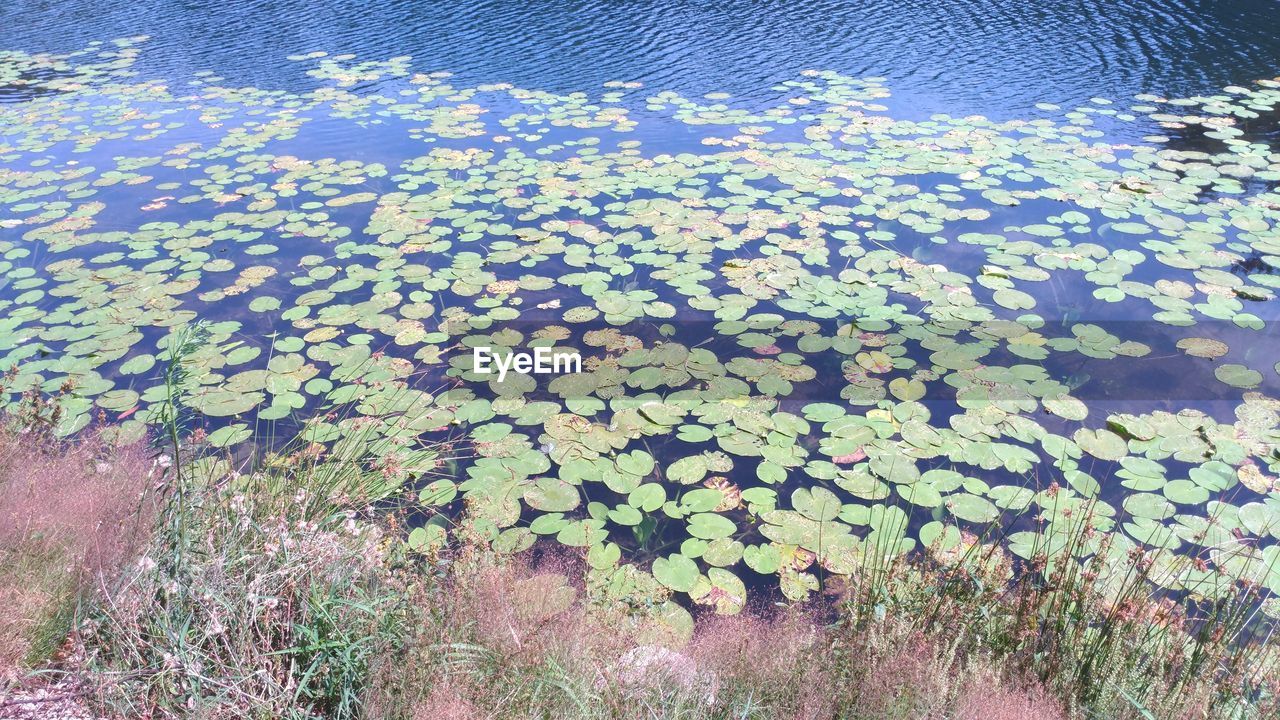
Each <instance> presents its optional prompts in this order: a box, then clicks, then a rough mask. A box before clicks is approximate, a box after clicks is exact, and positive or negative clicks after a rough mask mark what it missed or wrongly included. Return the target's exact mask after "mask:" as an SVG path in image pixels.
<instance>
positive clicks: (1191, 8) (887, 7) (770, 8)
mask: <svg viewBox="0 0 1280 720" xmlns="http://www.w3.org/2000/svg"><path fill="white" fill-rule="evenodd" d="M1277 24H1280V2H1277V1H1276V0H1175V1H1172V2H1166V1H1165V0H1151V1H1149V2H1128V1H1115V0H1054V1H1052V2H1045V1H1037V0H1022V1H1017V2H1009V1H1007V0H866V1H863V2H855V1H847V0H846V1H843V2H840V1H835V0H791V1H789V2H750V1H748V0H702V1H700V2H678V1H676V0H636V1H631V2H621V1H617V0H538V1H536V2H530V3H520V2H509V1H507V0H478V1H460V2H428V1H426V0H384V1H382V2H370V1H369V0H325V1H323V2H316V1H315V0H228V1H225V2H204V1H202V0H201V1H197V0H115V1H103V0H6V1H5V2H3V3H0V47H4V48H11V49H21V50H27V51H52V52H58V51H68V50H74V49H79V48H80V47H83V46H84V45H85V44H86V43H88V42H90V41H94V40H104V39H110V38H114V37H125V36H135V35H140V34H145V35H149V36H151V38H152V39H151V41H150V42H149V43H148V44H147V52H146V54H145V57H144V60H143V62H142V63H141V65H140V67H139V70H140V71H142V72H143V74H146V75H149V76H165V77H171V78H175V79H178V78H181V79H186V78H189V77H190V74H191V73H192V72H195V71H200V70H211V71H214V72H216V73H218V74H220V75H222V76H223V77H225V78H226V82H227V83H230V84H233V85H236V84H239V85H254V86H258V87H264V88H277V89H289V90H296V89H304V88H307V87H310V86H311V85H312V84H313V82H314V81H312V80H311V79H310V78H308V77H306V76H305V75H304V74H303V68H302V67H300V66H299V64H296V63H288V62H285V61H284V60H283V58H284V57H285V56H286V55H289V54H293V53H305V52H309V51H314V50H324V51H327V52H329V53H331V54H338V53H354V54H356V55H358V56H360V58H362V59H386V58H390V57H396V56H402V55H411V56H413V57H414V67H415V69H417V70H423V71H435V70H446V71H450V72H453V73H455V74H456V75H457V79H458V83H459V84H460V85H464V86H466V85H471V84H475V83H486V82H510V83H514V84H516V85H519V86H521V87H528V88H536V89H547V90H556V91H577V90H584V89H590V88H593V87H598V86H599V84H600V83H602V82H605V81H609V80H635V81H642V82H644V83H646V85H647V86H649V87H651V88H654V89H669V90H676V91H679V92H681V93H684V94H702V93H706V92H713V91H723V92H729V93H733V94H734V95H736V96H739V97H740V98H747V99H751V98H755V99H758V100H761V101H764V100H767V99H768V98H770V97H771V96H772V91H771V89H770V88H771V87H772V86H773V85H774V84H775V83H777V82H779V81H783V80H791V79H794V78H795V77H796V76H797V74H798V73H799V72H800V71H802V70H804V69H806V68H820V69H825V70H835V71H839V72H842V73H845V74H849V75H855V76H883V77H884V78H886V79H887V81H888V85H889V87H890V88H891V89H892V90H893V93H894V97H895V101H894V103H893V104H894V106H895V112H896V114H898V115H899V116H902V115H904V114H915V113H919V114H928V113H932V112H947V113H951V114H968V113H980V114H984V115H987V116H989V117H994V118H1000V119H1007V118H1010V117H1017V116H1020V115H1022V114H1025V113H1027V112H1028V111H1029V110H1030V108H1031V107H1032V106H1034V105H1035V104H1036V103H1038V102H1053V103H1059V104H1064V105H1069V104H1072V103H1079V102H1083V101H1085V100H1087V99H1089V98H1091V97H1095V96H1102V97H1109V98H1125V97H1130V96H1132V95H1134V94H1137V93H1143V92H1151V93H1158V94H1162V95H1169V96H1187V95H1195V94H1200V93H1212V92H1214V91H1216V90H1217V89H1219V88H1221V87H1222V86H1224V85H1228V84H1233V83H1245V82H1248V81H1250V80H1255V79H1258V78H1262V77H1271V76H1273V75H1275V73H1276V68H1277V67H1280V31H1277V29H1276V28H1277Z"/></svg>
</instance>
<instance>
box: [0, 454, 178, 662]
mask: <svg viewBox="0 0 1280 720" xmlns="http://www.w3.org/2000/svg"><path fill="white" fill-rule="evenodd" d="M155 477H156V476H155V473H154V468H153V464H152V462H151V461H150V460H149V459H148V458H147V456H146V453H145V450H144V448H143V447H141V446H132V447H125V448H119V447H111V446H109V445H107V444H106V443H104V442H103V441H102V440H101V439H100V438H99V437H98V436H96V435H88V436H86V437H84V438H82V439H80V440H78V441H76V442H61V441H56V440H52V439H50V438H48V437H45V436H42V435H40V434H38V433H22V432H19V431H17V430H13V429H8V428H5V429H0V673H3V674H4V675H6V676H8V677H9V678H10V679H12V678H13V677H14V676H15V675H16V674H17V673H18V672H19V671H20V669H22V668H24V667H29V666H31V665H34V664H37V663H39V662H41V661H43V660H45V659H47V658H48V657H49V656H50V655H51V654H52V653H53V651H54V650H56V649H57V647H58V646H59V645H60V644H61V642H62V640H63V639H64V638H65V637H66V635H67V633H68V632H69V631H70V630H71V628H72V624H73V619H74V618H75V617H76V614H77V610H78V608H79V605H80V603H81V602H82V601H83V600H85V599H86V598H87V596H88V595H89V594H91V593H93V592H97V591H101V590H103V589H104V588H105V587H106V585H107V584H109V583H110V582H111V580H112V579H113V578H114V576H115V574H116V572H117V571H118V569H119V567H120V564H121V563H122V562H124V561H125V560H126V559H127V558H128V557H129V556H130V555H131V553H133V552H134V551H135V550H136V549H137V547H138V545H139V543H140V542H141V541H142V540H143V539H144V537H145V535H146V532H147V530H149V523H150V519H149V511H150V508H149V507H148V502H147V497H148V490H149V489H150V487H151V485H152V483H153V482H154V480H155Z"/></svg>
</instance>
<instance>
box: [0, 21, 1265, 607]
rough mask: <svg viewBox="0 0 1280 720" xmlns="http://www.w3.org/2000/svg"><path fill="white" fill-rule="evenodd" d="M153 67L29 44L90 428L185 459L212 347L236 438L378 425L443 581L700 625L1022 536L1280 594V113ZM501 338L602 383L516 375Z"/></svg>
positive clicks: (29, 134)
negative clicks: (556, 557)
mask: <svg viewBox="0 0 1280 720" xmlns="http://www.w3.org/2000/svg"><path fill="white" fill-rule="evenodd" d="M140 43H141V40H139V39H133V40H122V41H117V42H115V43H111V44H102V45H95V46H93V47H90V48H88V49H86V50H84V51H81V52H78V53H71V54H67V55H49V54H28V53H22V52H0V84H4V85H6V86H8V87H9V88H10V90H15V89H16V91H18V92H22V93H26V94H25V95H24V99H23V101H22V102H16V103H11V104H7V105H0V255H2V257H3V259H2V260H0V275H2V277H3V280H2V281H0V285H2V286H3V288H2V289H0V307H3V310H4V316H3V318H2V319H0V355H3V357H0V367H3V368H10V367H12V368H13V370H12V371H11V372H10V375H9V377H8V380H7V382H6V384H5V386H4V390H5V391H6V392H7V397H8V400H9V401H13V400H14V399H16V398H17V397H18V395H19V394H20V393H22V392H24V391H27V390H31V389H35V390H40V391H44V392H54V391H56V390H58V389H59V388H63V389H66V388H70V392H69V393H66V394H65V395H64V398H63V404H64V407H63V416H62V418H63V419H62V426H61V427H60V431H61V432H63V433H68V434H69V433H73V432H76V431H78V430H79V429H81V428H83V427H85V426H86V425H88V424H89V423H91V422H93V421H94V420H95V419H96V418H102V419H105V420H108V421H111V422H113V423H115V424H116V425H117V429H116V430H115V432H117V433H119V434H121V436H122V437H124V438H129V437H140V436H141V435H142V434H144V433H145V432H146V429H147V427H148V424H150V423H153V422H155V421H156V420H157V419H158V413H159V412H160V408H161V407H162V405H163V401H164V399H165V389H164V387H163V384H162V383H161V382H160V380H159V372H160V369H161V367H162V366H163V365H164V363H165V362H167V360H168V357H167V355H166V352H167V351H166V348H167V347H168V344H167V340H168V337H169V336H170V335H171V334H172V333H173V332H175V330H176V329H178V328H181V327H183V326H186V325H189V324H191V323H193V322H195V321H197V320H203V321H205V322H206V323H207V324H206V326H205V327H206V328H207V330H208V333H209V334H208V339H207V342H206V343H205V344H204V345H203V346H202V347H201V348H200V349H199V350H198V351H197V352H196V353H195V354H194V356H193V357H191V358H190V359H189V360H188V364H189V366H190V369H191V372H189V374H188V375H187V378H186V380H185V382H186V384H187V387H186V391H187V398H188V400H187V402H188V404H189V405H190V406H191V407H192V408H194V409H195V410H197V411H198V412H199V413H201V415H202V416H203V417H204V418H205V419H206V422H207V423H208V427H209V429H210V431H211V433H210V435H209V436H208V440H207V441H208V442H209V443H210V444H211V445H213V446H214V447H219V448H221V447H231V446H234V445H236V444H238V443H241V442H244V441H246V440H248V439H250V438H251V437H253V436H254V435H255V432H257V431H258V430H259V429H260V428H261V427H262V424H263V423H264V422H277V423H289V422H292V423H294V424H295V425H296V426H298V427H299V428H301V429H300V432H301V433H302V434H303V435H304V436H305V438H306V439H307V440H308V441H310V442H315V443H319V444H321V445H326V444H327V445H330V446H333V445H336V444H340V443H343V442H344V441H345V442H347V443H348V444H350V443H353V442H356V440H355V438H361V440H360V442H365V441H366V440H367V438H368V436H369V433H370V432H373V433H374V434H376V435H377V436H378V437H380V438H383V439H385V440H387V441H388V442H387V443H385V444H382V445H378V447H380V448H383V449H382V450H381V451H380V457H379V458H377V462H378V463H379V466H380V467H382V468H384V469H385V471H386V472H387V474H388V475H389V476H394V477H395V478H396V479H397V480H398V481H401V482H410V483H417V484H416V485H413V487H414V489H415V490H416V491H418V492H419V493H420V494H419V499H420V502H421V505H422V507H423V509H424V511H425V512H426V513H427V515H429V516H430V519H429V520H428V521H427V522H426V523H425V524H424V525H423V526H422V527H420V528H418V529H417V530H415V531H414V533H413V534H412V535H411V537H410V542H411V543H412V544H413V546H414V547H415V548H417V549H419V550H422V551H424V552H429V551H431V550H432V549H433V548H437V547H439V546H441V545H443V544H446V543H448V542H450V541H451V536H452V535H453V534H456V533H468V534H470V535H472V536H475V537H480V538H483V539H486V540H487V541H489V542H492V543H493V545H494V546H495V547H498V548H500V549H502V550H505V551H511V552H516V551H520V550H523V549H525V548H528V547H529V546H531V545H532V544H533V543H534V542H535V541H536V540H537V539H538V538H539V537H542V538H547V539H550V540H554V541H557V542H559V543H561V544H563V545H566V546H570V547H574V548H581V550H582V552H583V553H584V554H585V556H586V557H587V559H588V561H589V564H590V565H591V567H592V568H593V571H592V572H593V580H592V582H593V583H594V584H595V586H596V589H597V590H598V591H599V592H602V593H604V594H606V595H607V596H609V597H613V598H616V599H620V600H627V601H629V602H633V603H637V604H639V603H641V600H640V599H643V602H644V603H649V604H651V605H652V606H653V607H657V608H659V609H660V610H659V611H660V612H661V613H665V614H666V615H667V616H669V617H674V618H677V619H679V618H683V617H686V615H685V614H684V611H683V610H681V609H680V607H679V606H678V605H677V604H674V603H672V602H671V601H670V598H675V597H679V596H685V597H687V598H688V599H690V600H692V601H693V602H695V603H700V604H704V605H707V606H709V607H712V608H714V609H715V610H716V611H719V612H725V613H733V612H737V611H738V610H740V609H741V608H742V607H743V606H744V604H745V603H746V600H747V593H748V586H749V585H758V584H759V582H760V576H769V577H776V579H777V585H778V587H780V588H781V592H782V593H784V594H785V595H786V597H788V598H791V599H794V600H801V599H804V598H806V597H808V596H809V595H810V594H811V593H813V592H815V591H816V590H818V589H819V587H820V581H822V580H823V579H826V578H828V577H832V576H835V577H839V576H842V575H849V574H851V573H855V572H857V571H858V569H859V568H860V567H862V566H864V565H865V564H866V563H867V562H868V561H869V559H874V558H882V557H884V556H892V555H896V554H901V553H906V552H910V551H912V550H917V549H919V550H927V551H930V552H932V553H934V554H935V555H936V556H937V557H939V558H955V557H958V556H960V555H961V554H962V553H961V552H960V551H961V550H963V548H964V547H966V546H968V545H972V543H974V542H976V540H975V539H974V538H975V536H974V535H973V533H982V532H984V531H986V530H989V529H990V528H992V527H1002V528H1004V529H1005V531H1006V532H1004V533H1002V540H1001V548H1002V550H1001V552H1009V553H1012V554H1013V555H1014V556H1018V557H1021V558H1024V559H1030V558H1033V557H1036V556H1038V555H1048V556H1053V555H1055V554H1060V553H1062V552H1070V553H1074V554H1076V555H1077V556H1080V557H1085V556H1094V555H1099V556H1100V557H1101V559H1102V560H1103V561H1104V562H1103V563H1102V565H1103V566H1104V567H1105V566H1107V565H1108V564H1113V565H1114V567H1116V568H1121V567H1125V566H1126V565H1125V564H1126V563H1127V562H1131V559H1132V557H1133V553H1134V551H1136V550H1139V549H1141V550H1142V551H1143V552H1149V553H1151V555H1150V557H1151V558H1153V562H1154V563H1155V567H1156V570H1155V571H1154V572H1152V574H1151V577H1152V579H1153V580H1154V581H1155V582H1157V583H1159V584H1160V585H1162V586H1164V587H1165V588H1168V589H1170V590H1173V591H1187V592H1191V593H1194V594H1198V595H1202V596H1205V597H1213V596H1215V595H1217V594H1219V593H1222V592H1224V591H1225V590H1226V589H1227V586H1228V585H1229V584H1230V583H1231V582H1234V581H1235V580H1237V579H1241V578H1243V579H1247V580H1249V581H1251V582H1256V583H1258V584H1260V585H1263V586H1266V587H1268V588H1270V589H1271V590H1272V591H1280V544H1278V543H1277V541H1278V540H1280V487H1278V486H1277V480H1276V475H1277V473H1280V455H1278V454H1277V453H1276V441H1277V439H1278V438H1280V400H1277V398H1276V393H1275V389H1276V388H1277V387H1280V382H1278V380H1280V378H1277V374H1280V363H1276V362H1275V360H1276V358H1277V354H1276V350H1277V348H1278V347H1280V344H1278V343H1276V338H1275V336H1274V333H1273V332H1272V331H1271V328H1272V327H1273V324H1274V322H1275V318H1274V317H1273V316H1274V312H1273V311H1272V309H1271V308H1272V307H1273V305H1272V303H1271V301H1272V300H1274V298H1275V295H1276V288H1277V287H1280V274H1275V273H1273V270H1274V268H1276V267H1280V193H1278V192H1277V185H1278V184H1280V148H1278V147H1277V146H1276V143H1275V138H1276V137H1277V136H1276V134H1275V131H1276V128H1277V126H1278V124H1280V121H1278V120H1277V118H1278V117H1280V115H1278V113H1277V105H1278V104H1280V82H1276V81H1262V82H1259V83H1257V84H1256V85H1254V86H1251V87H1229V88H1226V89H1224V90H1223V91H1222V92H1221V93H1219V94H1215V95H1212V96H1206V97H1197V98H1189V99H1172V100H1171V99H1166V98H1162V97H1157V96H1150V95H1148V96H1140V97H1139V98H1138V99H1137V101H1136V104H1133V105H1131V106H1129V107H1127V108H1121V107H1119V106H1117V105H1116V104H1114V103H1112V102H1109V101H1105V100H1102V99H1096V100H1094V101H1092V102H1090V103H1089V104H1087V105H1086V106H1085V107H1082V108H1079V109H1075V110H1069V111H1064V110H1062V109H1061V108H1058V107H1056V106H1050V105H1045V106H1043V107H1042V108H1041V110H1042V111H1043V112H1044V113H1045V114H1044V116H1043V117H1038V118H1035V119H1029V120H1015V121H995V120H990V119H987V118H983V117H964V118H958V117H950V116H944V115H937V116H934V117H931V118H929V119H927V120H917V121H908V120H899V119H894V117H892V116H891V115H890V114H889V111H888V108H887V107H886V106H885V105H883V104H881V101H884V100H885V99H886V98H887V97H888V92H887V90H886V88H885V87H884V85H883V83H882V81H881V80H879V79H875V78H872V79H857V78H850V77H845V76H841V75H838V74H835V73H830V72H817V71H814V72H806V73H804V75H803V77H801V78H799V79H797V80H796V81H794V82H788V83H784V84H782V85H780V86H778V87H777V88H776V93H777V102H776V103H774V104H772V105H771V106H767V107H758V106H756V107H738V106H734V105H733V104H731V102H732V99H731V98H729V97H727V96H722V95H710V96H707V97H705V98H701V99H694V98H686V97H682V96H680V95H677V94H675V93H671V92H657V93H653V94H648V93H647V92H646V91H645V90H644V89H643V88H641V87H639V86H638V85H637V84H635V83H626V82H617V83H610V84H609V86H608V87H605V88H603V89H602V90H601V91H599V92H597V93H595V94H589V93H585V92H584V93H574V94H570V95H557V94H553V93H548V92H540V91H534V90H524V89H520V88H514V87H510V86H506V85H489V86H480V87H472V88H461V87H455V86H454V85H452V84H451V83H450V79H449V77H448V76H447V74H443V73H434V74H426V73H420V72H416V71H415V70H414V69H413V68H412V63H411V61H410V60H409V59H407V58H395V59H392V60H389V61H381V62H357V61H356V59H354V58H351V57H348V56H337V57H329V56H326V55H325V54H323V53H313V54H311V55H307V56H299V57H295V58H290V59H291V60H294V61H297V62H305V63H311V64H312V66H313V69H312V70H311V71H310V74H311V75H312V76H313V77H314V78H315V79H316V82H317V83H318V87H317V88H315V89H313V90H310V91H305V92H299V91H288V92H286V91H270V90H262V89H256V88H234V87H227V86H224V85H222V84H219V80H220V79H219V78H217V77H216V76H213V75H212V74H209V73H201V74H198V76H197V77H196V78H194V79H193V80H192V81H191V84H190V85H189V86H188V87H185V88H177V87H173V86H171V85H170V84H169V83H167V82H166V81H163V80H160V79H146V78H139V77H136V76H135V75H134V73H133V70H132V69H131V67H132V64H133V61H134V59H135V58H136V56H137V54H138V52H139V47H140ZM10 94H12V93H10ZM1118 124H1123V125H1126V126H1129V127H1138V128H1143V129H1142V130H1141V131H1140V132H1144V133H1146V136H1145V137H1144V139H1143V140H1142V141H1141V142H1138V143H1129V144H1126V143H1118V142H1109V141H1108V140H1107V137H1108V133H1107V132H1105V131H1104V130H1102V129H1099V128H1105V127H1109V126H1114V125H1118ZM478 346H486V347H492V348H498V349H503V348H505V349H511V350H520V349H528V348H533V347H538V346H545V347H551V348H555V349H557V350H560V351H574V352H578V353H580V354H581V357H582V358H583V361H584V367H583V372H581V373H576V374H568V375H563V376H559V377H555V378H536V377H532V376H520V375H515V376H509V377H508V378H507V379H506V380H504V381H503V382H497V380H496V379H495V376H492V375H482V374H480V373H478V372H476V369H475V368H473V367H472V366H471V363H472V357H473V356H472V353H471V348H474V347H478ZM333 406H343V407H347V408H351V410H350V411H349V412H343V413H341V414H338V413H334V414H329V415H326V414H324V410H325V409H326V408H329V407H333ZM458 434H461V435H462V436H464V437H465V439H466V448H467V457H466V458H465V459H463V460H461V461H460V462H459V464H458V467H457V468H456V474H455V475H452V476H449V477H443V478H439V477H435V476H432V475H430V474H429V472H428V471H429V470H430V469H431V467H432V466H433V465H434V462H435V458H434V455H432V454H431V453H428V452H425V451H424V450H423V449H422V448H424V447H427V444H428V443H429V442H430V440H431V439H432V438H434V437H441V436H453V437H456V436H458ZM1081 522H1085V523H1087V524H1088V525H1089V527H1090V532H1089V533H1087V535H1088V537H1089V538H1090V539H1089V541H1088V542H1086V543H1083V544H1079V543H1067V542H1066V538H1067V537H1069V536H1070V537H1074V536H1075V533H1076V532H1077V531H1078V529H1079V525H1080V523H1081ZM1112 561H1114V563H1112Z"/></svg>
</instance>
